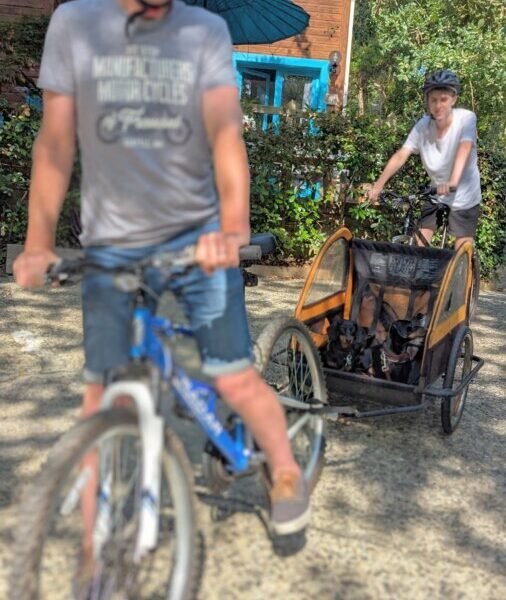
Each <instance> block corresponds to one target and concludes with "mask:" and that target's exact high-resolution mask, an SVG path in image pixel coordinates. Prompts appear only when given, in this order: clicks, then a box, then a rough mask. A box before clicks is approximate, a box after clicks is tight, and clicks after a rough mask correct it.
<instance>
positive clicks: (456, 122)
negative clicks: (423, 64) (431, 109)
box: [404, 108, 481, 210]
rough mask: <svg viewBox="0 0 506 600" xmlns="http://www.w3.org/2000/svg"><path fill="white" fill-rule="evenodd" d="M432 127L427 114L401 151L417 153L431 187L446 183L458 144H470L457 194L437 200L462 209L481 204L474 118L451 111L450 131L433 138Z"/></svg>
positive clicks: (458, 110)
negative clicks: (467, 142)
mask: <svg viewBox="0 0 506 600" xmlns="http://www.w3.org/2000/svg"><path fill="white" fill-rule="evenodd" d="M436 134H437V132H436V124H435V122H434V119H431V118H430V117H429V116H428V115H426V116H425V117H422V118H421V119H420V120H419V121H418V123H417V124H416V125H415V126H414V127H413V129H412V130H411V132H410V134H409V136H408V138H407V140H406V141H405V142H404V148H408V149H409V150H411V152H413V153H415V154H420V158H421V159H422V163H423V166H424V167H425V170H426V171H427V173H428V175H429V177H430V179H431V182H432V184H433V185H438V184H439V183H448V181H449V180H450V177H451V174H452V171H453V165H454V163H455V156H456V154H457V150H458V147H459V144H460V143H461V142H464V141H469V142H472V143H473V147H472V149H471V154H470V155H469V159H468V161H467V163H466V166H465V168H464V171H463V173H462V177H461V179H460V182H459V185H458V187H457V191H456V192H453V193H452V194H449V195H448V196H442V197H441V201H442V202H444V203H445V204H448V205H450V206H451V207H452V208H456V209H457V210H462V209H466V208H471V207H473V206H476V204H479V203H480V202H481V187H480V172H479V171H478V155H477V152H476V137H477V136H476V115H475V114H474V113H473V112H472V111H470V110H466V109H465V108H454V109H453V113H452V122H451V125H450V128H449V129H448V131H447V132H446V133H445V135H444V136H443V137H442V138H441V139H439V140H438V139H437V135H436Z"/></svg>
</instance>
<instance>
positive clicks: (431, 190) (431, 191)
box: [428, 185, 457, 195]
mask: <svg viewBox="0 0 506 600" xmlns="http://www.w3.org/2000/svg"><path fill="white" fill-rule="evenodd" d="M456 191H457V188H456V187H455V186H451V187H450V193H451V194H453V192H456ZM428 192H429V194H432V195H436V194H437V186H436V185H431V186H430V188H429V189H428Z"/></svg>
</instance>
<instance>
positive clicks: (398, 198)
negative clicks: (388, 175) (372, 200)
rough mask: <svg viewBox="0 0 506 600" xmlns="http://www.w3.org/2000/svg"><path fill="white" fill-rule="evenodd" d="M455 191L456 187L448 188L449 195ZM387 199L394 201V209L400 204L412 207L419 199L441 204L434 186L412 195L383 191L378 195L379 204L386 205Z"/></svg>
mask: <svg viewBox="0 0 506 600" xmlns="http://www.w3.org/2000/svg"><path fill="white" fill-rule="evenodd" d="M456 189H457V188H456V187H450V193H453V192H455V191H456ZM388 198H393V199H394V200H395V202H394V205H395V206H396V207H398V206H400V205H401V204H409V205H410V206H414V205H415V204H416V203H417V201H418V199H419V198H426V199H427V200H429V202H431V203H432V204H442V202H441V200H440V199H439V198H440V197H439V196H438V195H437V187H436V186H429V187H426V188H425V189H423V190H421V191H419V192H416V193H414V194H405V195H402V194H397V193H396V192H393V191H391V190H383V191H382V192H381V193H380V195H379V199H380V202H381V203H386V201H387V199H388Z"/></svg>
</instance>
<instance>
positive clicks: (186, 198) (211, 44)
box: [38, 0, 236, 247]
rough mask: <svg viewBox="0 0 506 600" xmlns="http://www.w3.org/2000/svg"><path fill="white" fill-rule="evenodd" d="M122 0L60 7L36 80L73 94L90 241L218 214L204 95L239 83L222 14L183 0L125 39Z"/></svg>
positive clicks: (134, 240) (146, 235) (122, 240)
mask: <svg viewBox="0 0 506 600" xmlns="http://www.w3.org/2000/svg"><path fill="white" fill-rule="evenodd" d="M126 19H127V16H126V14H125V13H124V12H123V11H122V9H121V8H120V6H119V5H118V3H117V0H77V1H74V2H69V3H65V4H63V5H61V6H60V7H59V8H58V9H57V10H56V11H55V13H54V14H53V17H52V19H51V23H50V25H49V29H48V32H47V36H46V42H45V46H44V54H43V58H42V65H41V69H40V77H39V82H38V85H39V87H41V88H43V89H46V90H51V91H54V92H58V93H61V94H65V95H70V96H73V97H74V98H75V101H76V111H77V133H78V140H79V146H80V152H81V164H82V185H81V204H82V222H83V233H82V236H81V242H82V244H83V246H94V245H117V246H125V247H135V246H145V245H151V244H157V243H158V242H161V241H163V240H166V239H169V238H171V237H174V236H175V235H177V234H179V233H181V232H182V231H185V230H188V229H192V228H196V227H198V226H199V225H202V224H204V223H206V222H208V221H210V220H211V219H215V218H217V217H218V215H219V207H218V201H217V194H216V188H215V183H214V176H213V163H212V152H211V148H210V146H209V142H208V139H207V136H206V131H205V127H204V122H203V116H202V109H201V108H202V95H203V92H204V91H206V90H209V89H211V88H215V87H219V86H235V85H236V79H235V73H234V68H233V64H232V44H231V40H230V35H229V32H228V28H227V26H226V23H225V21H223V19H221V18H220V17H218V16H216V15H214V14H212V13H210V12H208V11H205V10H202V9H200V8H197V7H191V6H188V5H186V4H184V3H183V2H180V1H179V0H176V1H175V2H174V5H173V8H172V11H171V13H170V15H169V16H168V17H167V18H166V19H164V20H163V21H161V22H148V21H141V20H137V21H136V22H135V26H134V29H133V33H132V34H131V35H130V37H129V38H127V37H126V35H125V23H126Z"/></svg>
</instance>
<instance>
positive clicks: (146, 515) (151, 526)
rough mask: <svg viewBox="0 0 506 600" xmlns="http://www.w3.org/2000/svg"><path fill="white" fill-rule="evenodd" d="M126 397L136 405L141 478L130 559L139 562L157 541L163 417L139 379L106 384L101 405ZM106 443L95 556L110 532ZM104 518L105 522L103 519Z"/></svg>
mask: <svg viewBox="0 0 506 600" xmlns="http://www.w3.org/2000/svg"><path fill="white" fill-rule="evenodd" d="M121 396H128V397H130V398H131V399H132V400H133V402H134V403H135V406H136V408H137V415H138V420H139V429H140V437H141V446H142V463H141V464H142V482H141V497H140V517H139V529H138V532H137V540H136V545H135V554H134V562H136V563H139V562H140V561H141V560H142V558H143V557H144V556H145V555H146V554H147V553H148V552H149V551H151V550H154V549H155V548H156V545H157V542H158V529H159V514H160V486H161V470H162V449H163V430H164V422H163V418H162V417H160V416H159V415H157V414H156V412H155V403H154V402H153V397H152V394H151V391H150V388H149V386H148V385H147V384H145V383H142V382H139V381H119V382H116V383H113V384H111V385H110V386H108V387H107V388H106V390H105V392H104V395H103V398H102V403H101V409H102V410H106V409H109V408H112V406H113V405H114V400H115V399H116V398H118V397H121ZM110 450H111V449H110V447H109V448H107V447H106V449H105V457H104V458H105V461H104V462H105V465H106V472H105V473H104V476H103V477H102V478H101V482H100V492H99V506H98V511H97V520H96V523H95V531H94V551H95V555H96V556H98V555H99V554H100V552H101V549H102V546H103V545H104V543H105V542H106V541H107V538H108V537H109V534H110V495H111V481H112V477H111V475H112V461H111V460H110V457H108V454H110ZM107 520H108V522H109V523H108V524H107V522H104V521H107Z"/></svg>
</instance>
